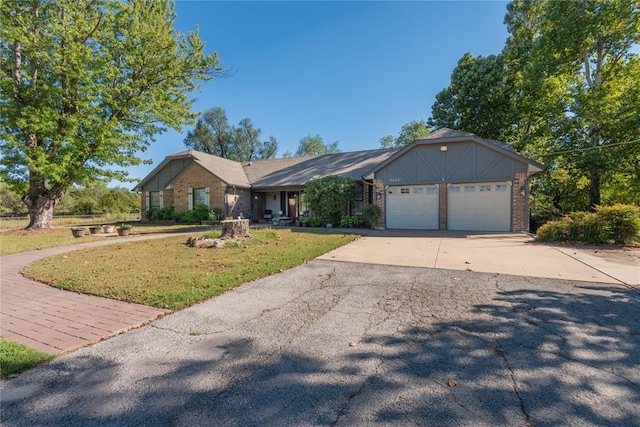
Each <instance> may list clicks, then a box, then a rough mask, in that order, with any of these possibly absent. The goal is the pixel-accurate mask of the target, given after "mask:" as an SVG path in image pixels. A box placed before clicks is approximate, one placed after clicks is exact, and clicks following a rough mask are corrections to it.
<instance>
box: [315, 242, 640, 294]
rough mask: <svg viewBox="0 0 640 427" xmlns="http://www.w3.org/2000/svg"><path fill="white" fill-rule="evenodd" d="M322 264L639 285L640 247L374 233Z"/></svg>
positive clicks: (340, 250) (325, 256)
mask: <svg viewBox="0 0 640 427" xmlns="http://www.w3.org/2000/svg"><path fill="white" fill-rule="evenodd" d="M320 259H325V260H332V261H347V262H362V263H370V264H383V265H402V266H410V267H429V268H445V269H452V270H467V271H481V272H486V273H501V274H513V275H517V276H530V277H547V278H554V279H567V280H580V281H587V282H599V283H618V284H620V283H622V284H627V285H634V286H636V285H640V248H635V249H629V248H625V249H621V248H603V247H586V246H584V247H580V246H577V247H576V246H559V245H546V244H541V243H535V242H534V241H533V238H532V237H531V236H529V235H527V234H522V233H518V234H510V233H499V234H490V233H464V232H451V231H446V232H434V231H416V230H411V231H409V230H407V231H392V230H383V231H373V232H371V233H370V234H368V235H367V236H365V237H363V238H361V239H359V240H357V241H355V242H353V243H351V244H349V245H346V246H342V247H340V248H338V249H336V250H334V251H332V252H329V253H327V254H325V255H323V256H321V257H320Z"/></svg>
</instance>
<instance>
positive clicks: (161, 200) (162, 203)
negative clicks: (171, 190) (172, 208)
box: [159, 191, 164, 209]
mask: <svg viewBox="0 0 640 427" xmlns="http://www.w3.org/2000/svg"><path fill="white" fill-rule="evenodd" d="M159 193H160V197H159V199H160V209H162V208H164V200H163V199H164V197H162V191H159Z"/></svg>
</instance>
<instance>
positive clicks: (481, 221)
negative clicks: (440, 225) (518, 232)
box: [447, 181, 511, 231]
mask: <svg viewBox="0 0 640 427" xmlns="http://www.w3.org/2000/svg"><path fill="white" fill-rule="evenodd" d="M510 190H511V185H510V183H507V182H504V181H503V182H481V183H476V184H451V185H449V188H448V190H447V228H448V229H449V230H477V231H510V230H511V191H510Z"/></svg>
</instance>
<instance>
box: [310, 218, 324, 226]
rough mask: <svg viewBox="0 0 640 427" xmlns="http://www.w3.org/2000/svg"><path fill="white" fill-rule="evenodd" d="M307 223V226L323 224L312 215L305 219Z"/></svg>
mask: <svg viewBox="0 0 640 427" xmlns="http://www.w3.org/2000/svg"><path fill="white" fill-rule="evenodd" d="M307 225H308V226H309V227H322V226H324V223H323V222H322V221H320V219H318V218H316V217H313V216H312V217H311V218H309V219H308V220H307Z"/></svg>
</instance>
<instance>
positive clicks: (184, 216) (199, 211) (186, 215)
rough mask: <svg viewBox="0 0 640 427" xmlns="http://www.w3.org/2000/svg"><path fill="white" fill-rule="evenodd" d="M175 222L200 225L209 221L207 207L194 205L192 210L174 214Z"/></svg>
mask: <svg viewBox="0 0 640 427" xmlns="http://www.w3.org/2000/svg"><path fill="white" fill-rule="evenodd" d="M175 218H176V221H178V222H184V223H187V224H200V223H202V221H206V220H208V219H209V208H208V207H207V205H195V206H194V208H193V210H191V211H185V212H176V213H175Z"/></svg>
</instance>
